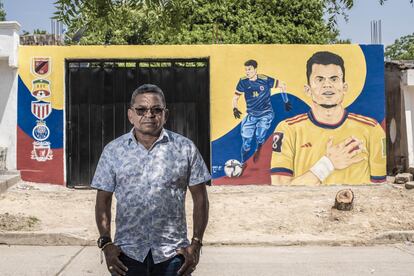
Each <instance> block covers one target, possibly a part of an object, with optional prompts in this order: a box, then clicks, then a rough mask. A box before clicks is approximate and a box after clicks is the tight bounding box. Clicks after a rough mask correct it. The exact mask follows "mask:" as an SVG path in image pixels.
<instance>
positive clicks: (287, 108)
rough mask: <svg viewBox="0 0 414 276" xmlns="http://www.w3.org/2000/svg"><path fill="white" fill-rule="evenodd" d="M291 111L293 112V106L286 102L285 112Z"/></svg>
mask: <svg viewBox="0 0 414 276" xmlns="http://www.w3.org/2000/svg"><path fill="white" fill-rule="evenodd" d="M291 110H292V104H291V103H290V102H289V101H287V102H285V111H287V112H289V111H291Z"/></svg>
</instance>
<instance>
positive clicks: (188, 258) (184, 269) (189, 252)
mask: <svg viewBox="0 0 414 276" xmlns="http://www.w3.org/2000/svg"><path fill="white" fill-rule="evenodd" d="M200 249H201V246H200V245H199V244H196V243H192V244H191V245H190V246H187V247H185V248H179V249H177V254H180V255H183V256H184V259H185V260H184V264H183V265H182V266H181V267H180V270H178V275H182V276H186V275H190V274H191V273H192V272H193V271H194V270H195V269H196V266H197V264H198V261H199V259H200Z"/></svg>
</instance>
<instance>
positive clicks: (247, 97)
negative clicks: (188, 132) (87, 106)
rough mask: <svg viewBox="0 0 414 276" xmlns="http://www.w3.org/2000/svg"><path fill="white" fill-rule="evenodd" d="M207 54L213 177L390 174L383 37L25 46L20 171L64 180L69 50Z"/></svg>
mask: <svg viewBox="0 0 414 276" xmlns="http://www.w3.org/2000/svg"><path fill="white" fill-rule="evenodd" d="M206 57H208V58H209V62H210V66H209V68H210V107H211V110H210V111H211V112H210V117H211V118H210V122H211V125H210V133H211V138H210V139H211V160H212V163H211V173H212V175H213V181H212V183H213V185H247V184H256V185H261V184H264V185H269V184H273V185H285V184H289V185H296V184H309V185H313V184H319V183H322V184H341V183H347V184H362V183H376V182H383V181H384V180H385V166H386V152H385V132H384V127H385V120H384V118H385V110H384V100H385V99H384V58H383V47H382V46H381V45H369V46H368V45H194V46H187V45H179V46H109V47H108V46H71V47H69V46H68V47H56V46H46V47H44V46H43V47H39V46H22V47H21V48H20V50H19V83H18V127H17V137H18V141H17V142H18V144H17V163H18V169H19V170H21V172H22V178H23V179H24V180H28V181H35V182H44V183H56V184H64V183H65V171H64V163H65V162H64V160H65V159H64V158H65V156H64V124H63V122H64V113H63V110H64V90H65V87H64V83H65V79H64V78H65V71H64V68H65V60H66V59H95V58H96V59H140V58H146V59H148V58H150V59H151V58H154V59H156V58H171V59H173V58H206Z"/></svg>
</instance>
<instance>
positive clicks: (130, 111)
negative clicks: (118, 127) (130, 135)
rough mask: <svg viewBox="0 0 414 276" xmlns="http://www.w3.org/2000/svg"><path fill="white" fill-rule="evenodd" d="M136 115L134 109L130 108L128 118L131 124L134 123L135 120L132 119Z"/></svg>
mask: <svg viewBox="0 0 414 276" xmlns="http://www.w3.org/2000/svg"><path fill="white" fill-rule="evenodd" d="M133 116H134V111H132V110H131V108H128V120H129V122H130V123H131V125H133V124H134V120H133V119H132V118H133Z"/></svg>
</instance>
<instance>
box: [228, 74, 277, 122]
mask: <svg viewBox="0 0 414 276" xmlns="http://www.w3.org/2000/svg"><path fill="white" fill-rule="evenodd" d="M277 84H278V81H276V85H275V79H274V78H271V77H268V76H266V75H262V74H258V75H257V80H255V81H251V80H249V79H248V78H246V77H244V78H241V79H240V80H239V82H238V84H237V87H236V90H237V92H236V93H240V95H241V94H244V99H245V100H246V105H247V113H249V114H251V115H253V116H262V115H264V114H268V113H272V112H273V109H272V104H271V102H270V90H271V89H272V88H273V87H276V86H277Z"/></svg>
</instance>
